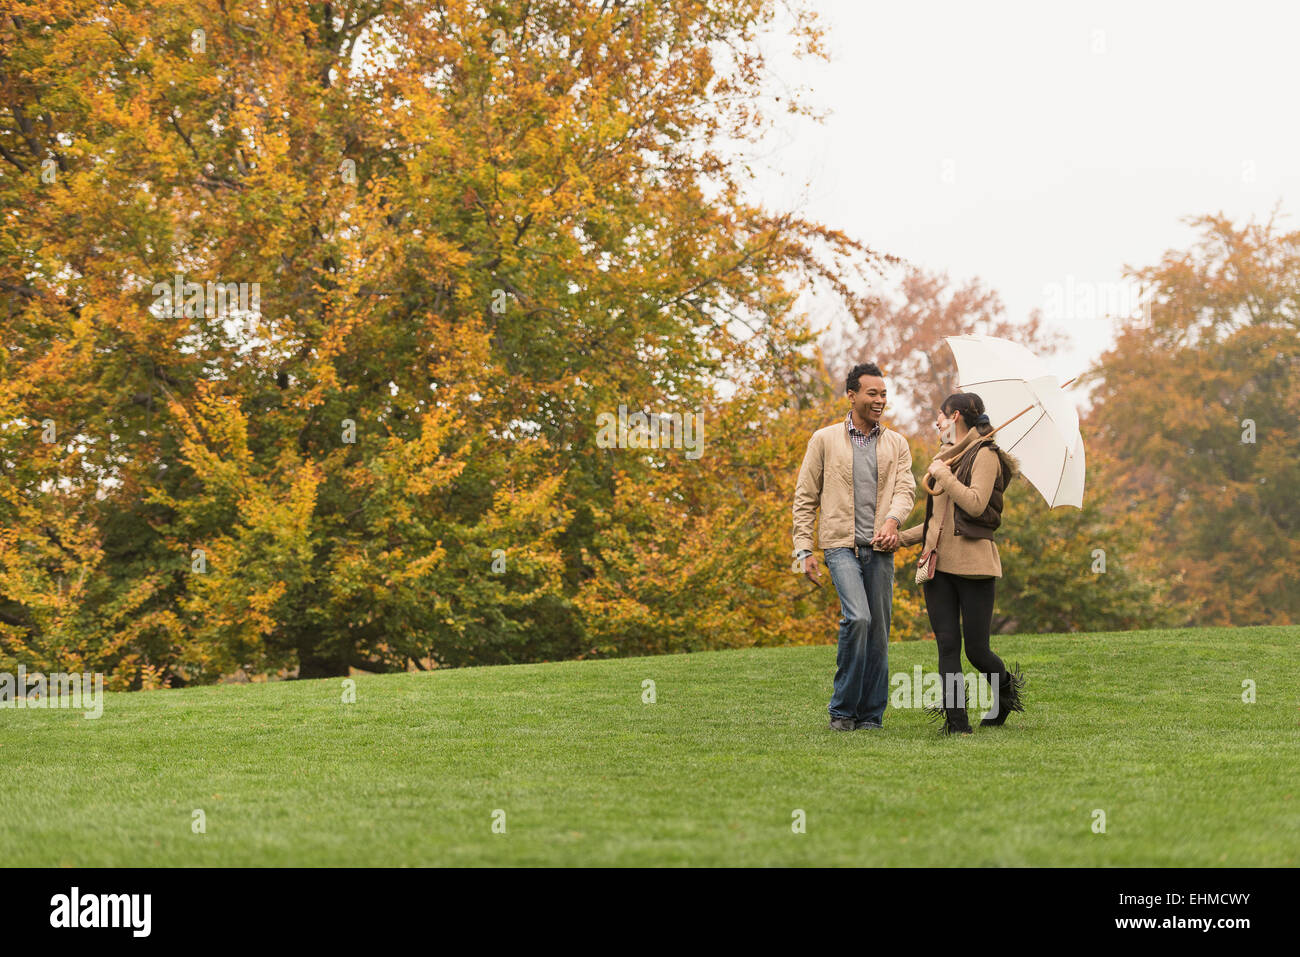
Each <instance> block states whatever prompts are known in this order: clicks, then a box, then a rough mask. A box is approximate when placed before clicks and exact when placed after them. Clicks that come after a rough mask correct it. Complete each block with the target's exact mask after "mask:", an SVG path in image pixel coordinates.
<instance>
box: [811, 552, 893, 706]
mask: <svg viewBox="0 0 1300 957" xmlns="http://www.w3.org/2000/svg"><path fill="white" fill-rule="evenodd" d="M826 567H827V568H828V569H829V570H830V573H831V581H832V582H834V583H835V591H836V592H838V593H839V596H840V645H839V651H838V653H837V654H836V656H835V686H834V691H833V692H832V694H831V703H830V708H829V710H830V713H831V717H832V718H852V719H854V720H855V721H865V722H867V723H868V724H875V725H881V724H883V723H884V716H885V705H886V704H887V703H888V701H889V618H890V614H891V613H892V612H893V609H894V556H893V553H891V552H877V551H872V549H871V546H869V545H867V546H863V547H860V548H859V549H858V554H856V555H855V554H854V553H853V549H851V548H828V549H826Z"/></svg>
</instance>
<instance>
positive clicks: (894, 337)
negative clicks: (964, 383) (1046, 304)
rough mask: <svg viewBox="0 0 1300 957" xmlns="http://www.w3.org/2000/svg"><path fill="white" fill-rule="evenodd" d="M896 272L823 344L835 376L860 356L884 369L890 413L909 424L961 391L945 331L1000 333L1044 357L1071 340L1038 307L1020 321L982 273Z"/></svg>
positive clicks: (920, 422)
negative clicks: (887, 287) (893, 282)
mask: <svg viewBox="0 0 1300 957" xmlns="http://www.w3.org/2000/svg"><path fill="white" fill-rule="evenodd" d="M895 272H896V274H897V289H896V290H895V291H893V292H892V293H882V294H880V295H878V296H877V297H876V298H875V299H873V301H872V304H871V308H870V311H869V312H868V314H867V315H866V316H865V317H864V318H862V319H858V320H852V321H848V322H840V323H837V324H835V325H834V326H832V328H831V329H829V330H828V331H827V334H826V335H825V336H824V337H823V339H822V342H821V348H822V352H823V354H824V355H825V357H826V365H827V372H828V374H829V375H830V376H832V377H839V378H842V377H843V376H844V375H846V374H847V373H848V370H849V369H851V368H852V367H853V366H854V365H856V364H857V363H859V362H868V361H869V362H875V363H876V364H877V365H879V366H880V368H881V369H884V370H886V375H887V378H888V384H889V392H890V414H891V416H892V417H893V418H894V419H895V420H896V421H897V422H899V424H900V425H902V426H905V427H907V428H911V429H915V430H918V431H921V430H924V428H925V427H926V426H928V425H929V424H930V422H931V416H932V414H933V411H934V410H935V409H937V408H938V407H939V403H940V402H942V401H943V400H944V398H945V397H946V396H948V395H951V394H952V393H953V392H956V391H957V365H956V363H955V362H954V361H953V357H952V350H950V349H949V348H948V346H947V345H946V344H945V343H944V337H945V336H963V335H971V334H976V333H978V334H982V335H989V336H998V337H1000V338H1004V339H1011V340H1014V341H1015V342H1019V343H1020V344H1022V345H1023V346H1025V347H1026V348H1027V349H1029V350H1030V351H1031V352H1033V353H1035V354H1036V355H1039V356H1044V357H1050V356H1052V355H1055V354H1056V353H1057V352H1058V351H1059V350H1060V349H1062V348H1064V347H1065V346H1066V345H1067V343H1068V341H1069V340H1068V336H1066V335H1065V334H1064V333H1063V332H1061V331H1060V330H1058V329H1053V328H1052V327H1050V326H1047V325H1045V324H1044V323H1043V319H1042V315H1041V313H1040V312H1039V311H1038V310H1034V311H1033V312H1031V313H1030V315H1029V316H1027V317H1026V318H1025V319H1024V320H1023V321H1021V320H1015V319H1013V318H1011V317H1008V316H1007V315H1006V308H1005V306H1004V305H1003V304H1002V299H1001V297H1000V296H999V295H998V294H997V292H996V291H995V290H993V289H990V288H988V287H987V286H986V285H985V284H984V283H982V282H981V281H980V280H979V279H969V280H967V281H965V282H962V283H956V282H954V281H953V280H952V279H951V278H950V277H949V276H948V274H947V273H946V272H933V271H930V270H927V269H924V268H922V267H920V266H917V265H915V264H903V265H900V266H899V267H898V269H897V270H896V271H895Z"/></svg>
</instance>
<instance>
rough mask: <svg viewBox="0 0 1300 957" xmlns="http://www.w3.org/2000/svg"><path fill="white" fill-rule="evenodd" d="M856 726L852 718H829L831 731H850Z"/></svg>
mask: <svg viewBox="0 0 1300 957" xmlns="http://www.w3.org/2000/svg"><path fill="white" fill-rule="evenodd" d="M856 724H857V722H855V721H854V720H853V719H852V718H831V730H832V731H852V730H853V728H854V726H855V725H856Z"/></svg>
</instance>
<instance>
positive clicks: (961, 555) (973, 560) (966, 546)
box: [898, 429, 1002, 578]
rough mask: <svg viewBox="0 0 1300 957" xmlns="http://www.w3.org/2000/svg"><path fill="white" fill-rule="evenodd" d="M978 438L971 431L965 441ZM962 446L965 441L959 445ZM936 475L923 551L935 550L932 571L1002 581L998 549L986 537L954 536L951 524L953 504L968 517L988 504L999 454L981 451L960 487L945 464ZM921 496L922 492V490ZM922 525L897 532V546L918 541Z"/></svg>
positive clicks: (990, 450) (981, 510) (908, 544)
mask: <svg viewBox="0 0 1300 957" xmlns="http://www.w3.org/2000/svg"><path fill="white" fill-rule="evenodd" d="M971 437H973V438H975V439H978V438H979V437H978V435H977V434H976V433H975V431H974V430H973V429H972V430H971V432H970V433H968V438H971ZM961 445H962V447H963V448H964V447H966V446H967V442H965V441H963V442H962V443H961ZM940 464H941V467H940V469H939V470H938V472H937V473H936V474H935V478H934V485H935V487H936V488H937V489H939V494H937V495H935V496H934V514H933V515H931V516H930V529H929V532H928V534H927V535H926V541H925V547H924V548H923V549H922V552H924V551H926V550H928V549H931V548H934V547H936V546H937V547H938V549H939V561H938V564H937V565H935V568H936V569H937V570H938V571H941V572H947V573H948V574H950V575H962V576H964V577H967V578H989V577H993V578H1001V577H1002V559H1001V558H1000V557H999V556H998V546H997V545H996V544H994V543H993V541H992V540H990V539H987V538H966V537H965V536H962V535H957V534H954V533H955V527H956V523H955V522H954V521H953V505H954V503H955V504H956V505H958V506H960V507H961V509H962V511H964V512H965V513H966V514H968V515H979V514H980V513H982V512H983V511H984V508H985V507H986V506H987V505H988V503H989V496H990V495H992V494H993V483H994V481H996V479H997V476H998V472H999V471H1000V470H1001V468H1002V462H1001V460H1000V459H999V457H998V453H997V452H995V451H993V450H992V449H988V448H984V449H980V451H979V453H978V454H977V455H976V457H975V467H974V468H973V469H972V470H971V479H970V481H971V484H970V485H962V484H961V482H959V481H957V477H956V476H955V475H953V474H952V469H950V468H948V466H947V464H946V463H942V462H941V463H940ZM922 494H925V493H924V490H922ZM940 515H942V516H943V531H942V532H940V531H939V516H940ZM923 524H924V523H922V524H920V525H913V526H912V527H911V528H906V529H903V531H901V532H899V533H898V545H899V547H900V548H906V547H907V546H910V545H917V544H920V542H921V529H922V527H923Z"/></svg>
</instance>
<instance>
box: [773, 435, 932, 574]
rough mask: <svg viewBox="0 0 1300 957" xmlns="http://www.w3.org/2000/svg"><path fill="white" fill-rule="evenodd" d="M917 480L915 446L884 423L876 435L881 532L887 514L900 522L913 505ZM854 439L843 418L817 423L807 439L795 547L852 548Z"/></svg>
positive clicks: (797, 493) (799, 483) (796, 501)
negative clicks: (816, 524) (820, 426)
mask: <svg viewBox="0 0 1300 957" xmlns="http://www.w3.org/2000/svg"><path fill="white" fill-rule="evenodd" d="M915 497H916V480H915V479H913V478H912V450H911V449H910V448H908V445H907V439H905V438H903V437H902V436H901V435H899V434H898V433H897V432H895V431H894V430H893V429H887V428H885V427H884V426H881V427H880V434H879V435H878V436H877V437H876V521H875V528H874V529H873V534H877V535H878V534H880V530H881V528H882V527H883V526H884V524H885V521H886V520H887V519H890V518H892V519H894V520H895V521H897V522H898V524H899V526H900V527H901V526H902V524H903V522H904V521H905V520H906V518H907V514H908V513H909V512H910V511H911V510H912V502H913V501H914V499H915ZM818 506H820V507H821V523H820V526H819V528H818V536H817V538H818V545H817V546H814V545H813V523H814V520H815V519H816V516H817V508H818ZM854 544H855V542H854V535H853V443H852V442H851V441H850V440H849V429H848V426H847V425H846V424H845V422H844V420H843V419H840V420H839V421H838V422H836V423H835V424H834V425H828V426H826V428H824V429H818V430H817V431H816V432H814V433H813V436H812V438H811V439H809V440H808V451H807V452H805V453H804V457H803V464H802V465H800V466H799V478H798V479H797V480H796V481H795V487H794V548H795V551H796V552H797V551H799V550H800V549H808V550H809V551H812V550H813V548H815V547H820V548H823V549H825V548H852V547H853V546H854Z"/></svg>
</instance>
